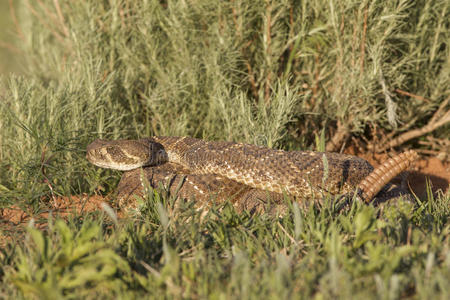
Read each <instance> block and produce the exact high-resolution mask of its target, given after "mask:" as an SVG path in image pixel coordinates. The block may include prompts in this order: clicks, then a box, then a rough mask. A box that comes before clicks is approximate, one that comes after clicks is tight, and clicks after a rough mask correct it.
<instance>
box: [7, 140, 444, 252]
mask: <svg viewBox="0 0 450 300" xmlns="http://www.w3.org/2000/svg"><path fill="white" fill-rule="evenodd" d="M345 152H346V153H349V154H355V151H354V150H353V149H352V148H349V149H347V151H345ZM356 155H357V156H360V157H363V158H365V159H367V160H368V161H369V162H370V163H371V164H372V165H373V166H377V165H379V164H380V163H381V162H383V161H385V160H386V159H388V158H389V157H390V156H392V155H388V154H371V153H365V154H360V153H357V154H356ZM405 173H406V174H407V180H408V183H409V186H410V187H411V188H412V190H413V191H414V193H415V194H416V195H417V196H418V197H419V198H421V199H426V195H427V191H426V182H427V181H429V182H430V183H431V188H432V192H433V193H437V192H438V191H439V190H441V191H442V192H444V193H449V192H450V191H449V183H450V163H449V162H442V161H440V160H439V159H437V158H434V157H431V158H423V159H420V160H419V161H417V162H416V163H415V166H414V167H413V168H412V170H410V171H408V172H405ZM394 180H397V181H401V178H397V179H394ZM45 202H46V206H45V207H46V209H45V210H42V209H41V211H39V212H38V213H33V212H32V211H31V208H28V209H22V208H20V207H17V206H14V205H13V206H11V207H9V208H3V209H0V246H1V245H2V244H3V243H4V242H6V241H7V240H10V239H11V237H13V236H16V237H17V234H18V233H19V235H20V232H23V231H24V229H25V227H26V225H27V224H29V223H30V221H33V222H34V224H35V225H34V226H36V227H38V228H43V229H44V228H46V227H47V224H48V218H49V216H50V213H51V215H52V216H53V217H56V216H59V217H62V218H68V217H74V216H80V217H82V216H83V215H84V214H86V213H89V212H96V211H101V210H104V209H103V206H104V205H105V204H107V203H108V204H109V202H108V199H107V198H104V197H101V196H90V197H89V196H87V195H81V196H71V197H58V198H55V199H52V200H47V201H45ZM117 215H118V217H119V218H123V217H125V214H124V213H123V212H121V211H118V212H117Z"/></svg>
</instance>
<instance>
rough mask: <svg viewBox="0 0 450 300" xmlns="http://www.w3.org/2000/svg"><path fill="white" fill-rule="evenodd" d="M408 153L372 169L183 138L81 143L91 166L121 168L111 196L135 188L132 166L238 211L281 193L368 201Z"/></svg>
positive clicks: (359, 162)
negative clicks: (229, 204)
mask: <svg viewBox="0 0 450 300" xmlns="http://www.w3.org/2000/svg"><path fill="white" fill-rule="evenodd" d="M416 157H417V154H416V153H415V152H414V151H408V152H405V153H402V154H400V155H398V156H397V157H394V158H393V159H391V160H389V161H387V162H386V163H384V164H383V165H381V166H380V167H378V168H377V169H375V170H374V168H373V167H372V166H371V165H370V164H369V162H367V161H366V160H364V159H362V158H358V157H355V156H351V155H345V154H338V153H330V152H313V151H290V152H288V151H283V150H274V149H270V148H266V147H260V146H255V145H249V144H241V143H233V142H207V141H204V140H200V139H195V138H190V137H152V138H145V139H140V140H116V141H107V140H96V141H94V142H93V143H91V144H90V145H89V146H88V148H87V159H88V160H89V161H90V162H91V163H93V164H94V165H97V166H99V167H103V168H111V169H118V170H123V171H127V172H125V174H124V175H123V178H122V180H121V182H120V183H119V187H118V193H119V195H120V197H119V198H127V197H129V196H130V195H132V194H140V193H142V187H141V186H142V185H141V182H140V180H139V178H140V176H141V175H140V174H141V172H142V171H140V170H139V168H140V167H144V173H145V174H144V176H145V177H146V178H147V179H148V180H149V183H150V184H151V185H152V186H154V187H155V186H157V185H159V184H161V183H164V184H168V185H169V189H170V191H171V192H174V191H175V190H177V191H178V193H179V195H180V196H181V197H183V198H192V197H194V198H196V200H197V201H200V202H208V201H209V200H210V199H211V193H212V194H215V196H216V197H217V198H220V199H230V200H231V201H232V202H233V203H235V205H236V206H237V207H238V208H240V209H248V208H252V209H253V208H255V206H256V203H257V202H258V203H259V202H260V200H262V201H263V202H267V201H270V200H273V201H275V202H277V201H278V202H279V201H280V199H282V195H283V194H287V195H289V196H292V197H294V198H296V199H299V200H302V199H305V198H311V197H317V196H323V195H328V194H330V195H337V194H347V193H351V192H353V191H355V189H356V188H358V194H359V196H360V197H361V198H363V199H364V200H365V201H371V200H372V198H373V197H374V196H375V195H376V194H377V193H378V192H379V191H380V190H381V189H382V188H383V187H385V186H386V185H387V183H388V182H389V180H391V179H392V178H393V177H395V176H396V175H398V174H399V173H400V172H402V171H403V170H404V169H406V168H407V167H408V166H409V165H410V164H411V162H412V161H414V160H415V159H416ZM383 193H384V195H383ZM387 193H388V191H387V189H386V188H385V189H384V190H383V191H382V192H381V193H380V194H381V195H379V197H389V196H390V195H388V194H387Z"/></svg>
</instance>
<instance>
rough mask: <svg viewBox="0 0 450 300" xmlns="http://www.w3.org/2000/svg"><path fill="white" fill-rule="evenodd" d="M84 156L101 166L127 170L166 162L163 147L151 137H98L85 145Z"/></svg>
mask: <svg viewBox="0 0 450 300" xmlns="http://www.w3.org/2000/svg"><path fill="white" fill-rule="evenodd" d="M86 158H87V160H88V161H89V162H91V163H92V164H94V165H96V166H98V167H101V168H107V169H115V170H121V171H129V170H133V169H137V168H140V167H145V166H153V165H157V164H161V163H163V162H166V161H167V154H166V152H165V150H164V147H163V146H162V145H161V144H160V143H157V142H155V141H153V140H152V139H140V140H115V141H108V140H102V139H98V140H95V141H94V142H92V143H91V144H89V145H88V146H87V151H86Z"/></svg>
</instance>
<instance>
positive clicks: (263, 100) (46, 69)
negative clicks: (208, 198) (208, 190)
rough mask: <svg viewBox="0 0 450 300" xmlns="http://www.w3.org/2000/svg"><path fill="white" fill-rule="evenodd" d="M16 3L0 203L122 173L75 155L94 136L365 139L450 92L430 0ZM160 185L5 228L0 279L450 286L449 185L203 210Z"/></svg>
mask: <svg viewBox="0 0 450 300" xmlns="http://www.w3.org/2000/svg"><path fill="white" fill-rule="evenodd" d="M17 13H18V19H19V24H20V26H21V27H20V29H21V31H22V32H23V37H20V36H18V37H17V41H16V45H17V47H18V48H19V49H20V53H19V55H20V65H21V66H23V69H24V70H23V73H22V74H23V75H20V76H19V75H4V76H3V77H2V78H1V80H0V84H1V87H0V97H1V98H0V208H3V207H10V206H11V205H13V204H14V205H17V206H19V207H21V208H22V209H24V210H26V211H28V212H33V213H38V212H40V211H43V210H45V207H46V203H48V202H49V201H51V200H50V199H51V198H52V197H53V196H68V195H79V194H82V193H87V194H89V195H92V194H94V193H98V192H99V190H101V191H102V193H104V194H108V193H110V192H112V191H113V190H114V188H115V186H116V184H117V182H118V179H119V178H120V174H119V173H118V172H111V171H105V170H100V169H97V168H95V167H93V166H91V165H89V164H88V162H87V161H86V159H85V152H84V151H85V148H86V145H87V144H88V143H89V142H91V141H92V140H93V139H95V138H98V137H102V138H135V137H141V136H149V135H190V136H194V137H199V138H205V139H211V140H234V141H245V142H247V143H255V144H260V145H267V146H270V147H276V148H284V149H287V150H291V149H326V148H328V147H329V143H330V142H331V141H332V142H333V143H335V144H336V146H335V147H336V149H340V148H342V147H345V146H346V145H347V144H348V143H350V141H351V140H352V139H353V138H355V139H358V140H365V141H367V145H366V147H367V148H369V146H370V145H375V144H377V143H378V141H379V135H383V134H389V133H392V134H393V135H399V134H401V133H404V132H408V131H410V130H415V129H420V128H422V127H423V126H425V125H426V124H427V123H429V122H430V120H433V118H439V117H441V116H442V114H441V115H440V116H439V115H435V112H436V111H437V110H438V107H439V106H442V105H443V104H445V103H446V102H445V101H448V100H446V99H448V97H449V94H450V93H449V92H450V90H449V88H448V86H449V74H450V61H449V59H450V54H449V51H450V50H449V49H450V47H449V44H448V41H449V40H450V39H449V37H450V31H449V20H450V18H449V4H448V1H444V0H433V1H431V0H422V1H414V2H411V1H400V0H398V1H381V0H379V1H324V0H323V1H322V0H321V1H302V2H298V1H274V2H271V1H211V0H208V1H206V0H205V1H202V0H199V1H167V2H164V1H163V3H160V1H126V0H121V1H120V0H117V1H94V0H92V1H50V0H42V1H23V2H20V3H18V4H17ZM399 91H400V92H399ZM401 91H403V92H401ZM404 92H407V93H409V94H410V95H413V96H408V94H405V93H404ZM418 96H420V97H418ZM443 110H444V111H446V110H448V104H447V106H443ZM449 133H450V128H449V126H448V123H447V125H445V124H444V126H441V127H439V128H436V130H434V131H433V132H431V133H430V134H429V135H428V136H432V137H433V139H431V140H446V139H448V136H449ZM427 141H428V140H427V139H425V138H424V137H418V138H416V139H413V140H411V141H409V144H408V145H407V146H408V147H413V148H422V149H424V150H430V149H428V148H427V147H429V146H424V144H426V143H425V142H427ZM325 142H328V143H325ZM432 150H435V151H443V152H445V151H446V150H445V148H444V146H441V148H433V149H432ZM162 195H164V193H162V194H158V193H156V194H150V195H149V197H148V199H147V200H146V201H145V205H144V207H143V209H142V212H141V214H137V215H135V216H131V217H130V218H128V219H124V220H121V221H119V223H115V221H114V218H111V216H109V215H108V214H107V213H106V212H104V211H100V212H96V213H90V214H83V215H76V214H74V215H73V216H72V217H71V218H69V220H61V219H58V218H50V219H48V220H46V222H47V223H48V230H38V229H35V228H33V226H32V225H30V228H29V229H28V230H27V233H26V234H21V233H17V234H16V235H13V240H8V241H6V243H5V244H4V246H3V248H1V251H0V261H1V265H0V278H1V282H2V284H1V287H0V297H2V298H3V297H4V298H30V297H32V296H34V297H37V298H61V297H66V298H98V297H101V298H111V297H119V298H125V297H127V298H129V297H136V298H137V297H150V298H151V297H153V298H154V297H157V296H161V295H162V296H163V297H166V298H180V297H184V298H207V297H208V298H244V299H246V298H261V297H264V298H317V299H321V298H349V297H353V298H382V299H392V298H399V297H404V296H406V297H411V298H424V299H431V298H441V299H447V298H449V291H448V290H449V289H448V286H449V285H450V243H449V231H450V225H449V223H448V219H449V207H450V203H449V202H450V196H449V195H448V194H447V195H442V194H438V195H436V196H433V195H431V194H429V196H428V197H427V199H419V200H418V201H417V203H415V204H406V203H398V204H391V205H386V206H384V207H376V208H374V207H372V206H370V205H364V204H361V203H359V202H354V203H353V204H352V206H351V207H350V208H348V209H345V210H343V211H340V210H338V208H337V206H336V204H334V203H331V202H330V201H328V202H327V201H325V204H324V205H323V206H319V205H315V206H311V207H310V208H309V209H305V210H303V209H302V210H300V209H298V207H297V206H296V205H291V209H290V211H289V212H288V214H287V215H286V216H283V217H279V216H269V215H261V216H250V215H248V214H247V213H243V214H237V213H236V212H234V210H233V209H232V208H231V207H230V206H229V205H225V207H222V208H221V209H220V210H219V208H213V209H212V210H211V211H210V212H209V213H208V214H207V216H206V217H204V218H200V212H196V211H195V210H194V208H193V207H192V204H189V203H188V204H186V205H185V206H182V208H180V210H176V211H175V212H170V213H169V211H171V210H170V209H169V208H170V205H171V203H172V201H174V200H173V199H166V197H165V196H162ZM159 203H161V204H159ZM0 230H1V229H0Z"/></svg>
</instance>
